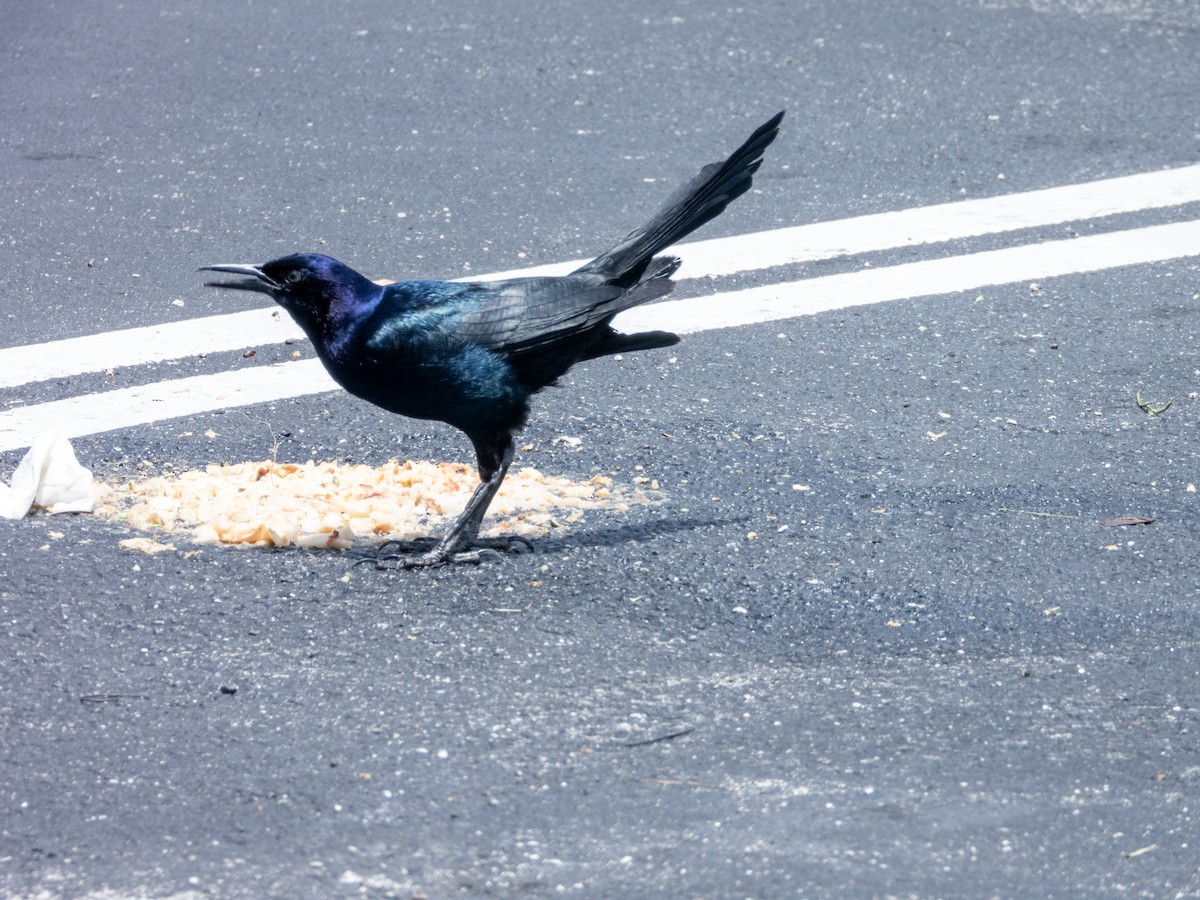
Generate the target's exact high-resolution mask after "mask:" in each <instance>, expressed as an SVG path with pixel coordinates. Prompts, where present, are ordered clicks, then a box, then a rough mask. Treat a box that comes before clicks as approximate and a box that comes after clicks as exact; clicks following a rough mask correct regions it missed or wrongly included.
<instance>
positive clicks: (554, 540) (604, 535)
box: [533, 515, 750, 553]
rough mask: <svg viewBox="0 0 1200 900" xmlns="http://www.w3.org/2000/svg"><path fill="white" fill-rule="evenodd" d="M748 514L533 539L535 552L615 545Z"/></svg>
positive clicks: (730, 522)
mask: <svg viewBox="0 0 1200 900" xmlns="http://www.w3.org/2000/svg"><path fill="white" fill-rule="evenodd" d="M749 519H750V517H749V516H748V515H747V516H733V517H729V518H704V519H701V518H697V517H694V516H689V517H688V518H686V519H656V520H654V521H651V522H638V523H627V524H624V525H613V526H611V527H608V528H589V529H587V530H586V531H574V530H573V531H570V532H568V533H566V534H562V535H556V534H553V533H552V534H549V535H546V536H544V537H540V538H538V539H536V540H535V541H533V545H534V552H540V553H545V552H557V551H558V550H564V549H570V548H572V547H615V546H617V545H618V544H625V543H629V542H630V541H635V542H636V541H645V540H648V539H651V538H657V537H666V536H667V535H672V534H679V533H680V532H687V531H698V530H700V529H702V528H714V527H720V526H723V525H734V524H737V523H739V522H747V521H749Z"/></svg>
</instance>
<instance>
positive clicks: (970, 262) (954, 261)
mask: <svg viewBox="0 0 1200 900" xmlns="http://www.w3.org/2000/svg"><path fill="white" fill-rule="evenodd" d="M1188 256H1200V220H1196V221H1191V222H1178V223H1175V224H1172V225H1155V226H1152V227H1150V228H1137V229H1133V230H1130V231H1116V232H1111V233H1109V234H1100V235H1095V236H1092V237H1084V238H1075V239H1074V240H1065V241H1049V242H1046V243H1043V244H1025V245H1023V246H1020V247H1009V248H1007V249H1004V250H990V251H987V252H984V253H970V254H966V255H963V256H952V257H949V258H946V259H930V260H925V261H923V262H916V263H907V264H905V265H900V266H885V267H883V268H878V269H862V270H860V271H857V272H848V273H846V274H842V275H827V276H825V277H824V278H811V279H808V280H806V281H792V282H787V283H784V284H772V285H766V286H764V287H756V288H747V289H746V290H743V291H734V292H731V293H726V294H713V295H711V296H708V297H693V298H692V299H690V300H667V301H665V302H662V303H655V304H652V305H650V306H641V307H635V308H634V309H631V310H628V311H626V312H624V313H622V314H621V315H620V316H618V317H617V318H616V320H614V322H613V324H614V325H615V326H616V327H617V328H619V329H620V330H622V331H643V330H650V329H657V328H663V329H666V330H668V331H675V332H679V333H681V334H688V333H691V332H696V331H708V330H709V329H713V328H729V327H731V326H734V325H748V324H751V323H754V322H771V321H774V320H776V319H786V318H791V317H792V316H806V315H814V314H816V313H820V312H826V311H827V310H831V309H844V308H845V307H848V306H863V305H866V304H870V303H883V302H886V301H888V300H903V299H906V298H909V297H933V296H937V295H939V294H951V293H955V292H958V291H965V290H971V289H973V288H978V287H985V286H987V285H995V284H1009V283H1011V282H1015V281H1026V280H1033V279H1039V278H1053V277H1056V276H1060V275H1073V274H1078V273H1081V272H1097V271H1100V270H1102V269H1113V268H1117V267H1119V266H1131V265H1138V264H1142V263H1153V262H1163V261H1166V260H1169V259H1180V258H1183V257H1188Z"/></svg>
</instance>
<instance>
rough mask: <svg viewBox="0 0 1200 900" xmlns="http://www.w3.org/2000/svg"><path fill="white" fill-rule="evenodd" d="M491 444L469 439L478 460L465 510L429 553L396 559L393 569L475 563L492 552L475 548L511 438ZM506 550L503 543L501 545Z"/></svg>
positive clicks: (508, 454)
mask: <svg viewBox="0 0 1200 900" xmlns="http://www.w3.org/2000/svg"><path fill="white" fill-rule="evenodd" d="M489 437H492V438H493V440H491V441H487V442H485V441H483V440H479V439H472V440H473V442H474V444H475V455H476V457H477V459H478V460H479V477H480V479H481V480H480V484H479V487H477V488H475V493H473V494H472V495H471V499H470V500H468V501H467V505H466V508H465V509H463V511H462V513H461V514H460V515H459V517H458V518H457V519H455V520H454V524H453V525H451V526H450V530H449V531H447V532H446V535H445V537H443V538H442V539H441V540H440V541H438V542H437V544H436V545H435V546H434V547H433V549H432V550H429V551H428V552H426V553H422V554H419V555H417V556H409V557H400V558H397V559H396V565H397V566H399V567H400V568H404V569H411V568H418V567H428V566H440V565H444V564H446V563H477V562H481V561H482V560H483V559H484V558H485V557H486V556H487V555H489V554H494V553H495V552H496V551H495V550H494V549H491V548H488V547H478V546H476V544H477V543H478V542H479V528H480V526H481V525H482V524H483V517H484V515H485V514H486V513H487V510H488V507H489V506H490V505H491V503H492V499H493V498H494V497H495V496H496V492H497V491H498V490H500V484H501V483H502V482H503V481H504V476H505V475H507V474H508V467H509V466H510V465H511V464H512V459H513V440H512V435H510V434H504V435H496V436H489ZM505 545H506V546H507V543H506V544H505Z"/></svg>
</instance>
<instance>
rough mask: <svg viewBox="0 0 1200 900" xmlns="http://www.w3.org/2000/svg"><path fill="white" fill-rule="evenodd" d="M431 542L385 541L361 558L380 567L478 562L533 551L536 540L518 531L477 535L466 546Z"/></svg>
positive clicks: (432, 565) (398, 567)
mask: <svg viewBox="0 0 1200 900" xmlns="http://www.w3.org/2000/svg"><path fill="white" fill-rule="evenodd" d="M430 543H431V542H430V541H429V540H417V541H385V542H384V543H382V544H380V545H379V547H378V549H377V550H376V552H375V554H374V555H373V556H367V557H363V559H362V560H359V561H360V562H367V561H370V562H374V563H375V568H377V569H431V568H434V567H436V566H454V565H478V564H479V563H481V562H484V561H485V560H497V559H502V558H503V555H504V554H505V553H532V552H533V544H531V543H530V542H529V541H527V540H526V539H525V538H523V537H517V536H516V535H513V536H512V537H502V538H476V539H475V540H474V541H472V542H471V543H470V544H468V545H467V546H460V547H457V548H456V547H452V546H442V544H440V543H439V544H434V545H433V547H432V549H428V548H429V547H430ZM393 548H395V549H393ZM419 551H423V552H419Z"/></svg>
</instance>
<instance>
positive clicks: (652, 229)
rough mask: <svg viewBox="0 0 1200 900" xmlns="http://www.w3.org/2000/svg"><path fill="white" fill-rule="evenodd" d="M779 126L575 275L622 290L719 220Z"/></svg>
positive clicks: (692, 182) (685, 187)
mask: <svg viewBox="0 0 1200 900" xmlns="http://www.w3.org/2000/svg"><path fill="white" fill-rule="evenodd" d="M781 121H783V113H782V112H781V113H779V114H778V115H776V116H773V117H772V118H771V119H770V120H769V121H767V122H766V123H764V124H763V125H762V126H761V127H759V128H758V130H757V131H755V132H754V134H752V135H750V137H749V138H748V139H747V141H746V142H745V143H744V144H742V146H741V147H739V148H738V149H737V150H735V151H734V152H733V153H732V154H731V155H730V157H729V158H728V159H726V160H725V161H724V162H718V163H712V164H710V165H707V166H705V167H704V168H703V169H701V170H700V172H699V173H698V174H696V175H695V176H693V177H692V178H691V179H689V180H688V181H686V182H684V183H683V184H682V185H680V187H679V188H678V189H677V190H676V191H675V193H673V194H672V195H671V196H670V197H668V198H667V201H666V203H664V204H663V205H662V208H661V209H659V211H658V212H657V213H655V215H654V217H653V218H652V219H651V220H650V221H649V222H648V223H647V224H646V225H644V226H642V227H641V228H638V229H637V230H635V231H633V232H631V233H630V234H629V235H628V236H626V237H625V239H624V240H622V241H621V242H620V243H618V244H617V245H616V246H614V247H612V248H611V249H610V250H608V251H606V252H604V253H602V254H601V255H600V256H598V257H596V258H595V259H593V260H592V261H591V262H590V263H588V264H587V265H585V266H583V267H582V268H580V269H578V270H577V271H578V272H592V273H604V274H606V275H610V276H611V277H612V278H613V280H614V282H615V283H616V284H618V285H622V286H626V287H629V286H632V285H634V284H636V283H637V282H638V281H640V280H641V278H642V275H643V273H644V271H645V269H646V267H647V265H649V263H650V259H651V257H653V256H654V254H655V253H658V252H659V251H660V250H664V249H666V248H667V247H669V246H671V245H672V244H674V243H675V242H676V241H678V240H680V239H681V238H683V237H685V236H687V235H689V234H691V233H692V232H693V231H695V230H696V229H697V228H699V227H700V226H701V225H703V224H704V223H705V222H708V221H709V220H711V219H713V218H714V217H716V216H718V215H720V214H721V211H722V210H724V209H725V207H726V206H728V205H729V203H730V202H731V201H732V200H734V199H736V198H738V197H740V196H741V195H742V194H744V193H746V191H747V190H749V189H750V184H751V181H752V180H753V177H754V173H755V172H757V171H758V167H759V166H760V165H762V155H763V151H765V150H766V148H767V147H768V146H769V145H770V143H771V142H772V141H773V140H775V136H776V135H777V134H779V123H780V122H781Z"/></svg>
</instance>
